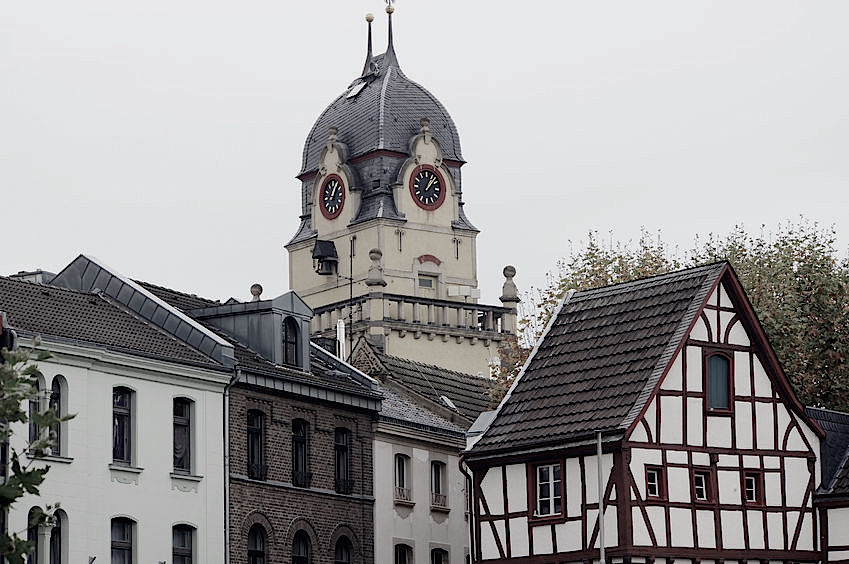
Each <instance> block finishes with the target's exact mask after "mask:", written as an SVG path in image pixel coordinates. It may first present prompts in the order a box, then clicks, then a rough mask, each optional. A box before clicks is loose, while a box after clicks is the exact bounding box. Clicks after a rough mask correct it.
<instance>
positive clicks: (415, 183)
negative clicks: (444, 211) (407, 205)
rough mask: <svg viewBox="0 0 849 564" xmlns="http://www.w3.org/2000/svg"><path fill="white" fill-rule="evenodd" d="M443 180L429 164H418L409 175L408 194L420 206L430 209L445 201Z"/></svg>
mask: <svg viewBox="0 0 849 564" xmlns="http://www.w3.org/2000/svg"><path fill="white" fill-rule="evenodd" d="M446 189H447V188H446V186H445V181H444V180H443V178H442V175H441V174H440V173H439V171H438V170H436V169H435V168H433V167H432V166H430V165H419V166H418V167H416V169H415V170H413V174H412V176H411V177H410V194H411V195H412V196H413V200H414V201H415V202H416V204H418V205H419V207H420V208H422V209H425V210H428V211H432V210H435V209H436V208H438V207H439V206H441V205H442V202H444V201H445V191H446Z"/></svg>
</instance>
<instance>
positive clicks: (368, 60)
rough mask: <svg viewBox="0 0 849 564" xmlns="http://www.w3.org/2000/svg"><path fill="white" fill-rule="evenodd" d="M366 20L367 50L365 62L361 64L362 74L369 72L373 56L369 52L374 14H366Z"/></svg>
mask: <svg viewBox="0 0 849 564" xmlns="http://www.w3.org/2000/svg"><path fill="white" fill-rule="evenodd" d="M366 21H367V22H368V50H367V51H366V64H365V65H363V76H365V75H367V74H368V73H370V72H371V70H372V59H373V58H374V57H373V55H372V53H371V22H373V21H374V15H373V14H366Z"/></svg>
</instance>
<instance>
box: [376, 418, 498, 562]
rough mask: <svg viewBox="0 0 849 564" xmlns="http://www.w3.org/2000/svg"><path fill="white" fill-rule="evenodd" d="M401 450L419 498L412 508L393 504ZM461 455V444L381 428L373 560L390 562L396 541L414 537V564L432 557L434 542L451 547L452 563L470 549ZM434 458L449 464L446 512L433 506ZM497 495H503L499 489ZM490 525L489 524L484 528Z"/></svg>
mask: <svg viewBox="0 0 849 564" xmlns="http://www.w3.org/2000/svg"><path fill="white" fill-rule="evenodd" d="M397 453H400V454H406V455H407V456H409V457H410V468H409V475H408V480H409V482H408V483H409V484H410V488H411V495H412V498H413V501H414V502H415V505H414V506H413V507H406V506H396V505H395V499H394V498H395V454H397ZM458 453H459V448H458V449H457V450H451V449H450V447H448V446H446V445H440V444H438V443H435V442H429V441H425V440H423V439H419V440H417V439H414V438H410V437H409V436H400V435H396V434H392V433H389V432H386V430H385V429H383V428H381V429H380V430H379V432H378V433H377V434H376V435H375V441H374V497H375V504H374V550H375V562H392V559H393V558H394V556H393V554H394V553H393V550H394V539H407V540H410V541H414V542H411V543H410V544H411V546H413V551H414V554H413V557H414V561H415V562H429V561H430V543H434V544H439V545H446V546H448V547H449V553H450V554H451V558H452V561H454V560H459V559H460V558H462V555H463V554H464V553H465V551H466V549H467V548H468V547H469V528H468V521H466V497H465V496H466V491H465V489H466V480H465V476H463V474H462V473H461V472H460V469H459V466H458V464H459V456H458ZM434 460H438V461H440V462H444V463H445V470H446V472H447V476H446V482H447V484H446V485H447V487H448V506H449V508H450V511H449V512H448V513H445V512H441V511H431V509H430V468H431V462H432V461H434ZM499 497H502V496H501V493H500V490H499ZM487 501H488V502H489V500H487ZM490 503H491V502H490ZM501 505H502V506H503V503H502V504H501ZM490 508H492V505H491V504H490ZM486 528H488V525H487V526H486V527H483V529H486ZM458 555H459V556H458Z"/></svg>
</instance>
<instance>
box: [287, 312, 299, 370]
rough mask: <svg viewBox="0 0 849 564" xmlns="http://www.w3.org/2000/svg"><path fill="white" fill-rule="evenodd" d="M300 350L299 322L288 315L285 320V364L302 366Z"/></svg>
mask: <svg viewBox="0 0 849 564" xmlns="http://www.w3.org/2000/svg"><path fill="white" fill-rule="evenodd" d="M298 352H299V351H298V322H297V321H295V319H294V318H293V317H287V318H286V319H284V320H283V364H288V365H290V366H300V365H301V363H300V358H299V356H300V355H299V354H298Z"/></svg>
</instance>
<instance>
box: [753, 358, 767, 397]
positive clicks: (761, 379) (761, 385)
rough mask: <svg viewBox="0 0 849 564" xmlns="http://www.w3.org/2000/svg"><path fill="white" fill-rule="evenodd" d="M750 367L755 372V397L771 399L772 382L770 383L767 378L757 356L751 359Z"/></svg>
mask: <svg viewBox="0 0 849 564" xmlns="http://www.w3.org/2000/svg"><path fill="white" fill-rule="evenodd" d="M752 366H753V367H754V370H755V372H754V380H755V395H756V396H758V397H762V398H771V397H772V382H770V380H769V377H768V376H767V375H766V370H764V367H763V364H761V361H760V360H759V359H758V357H757V355H755V357H754V358H753V359H752Z"/></svg>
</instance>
